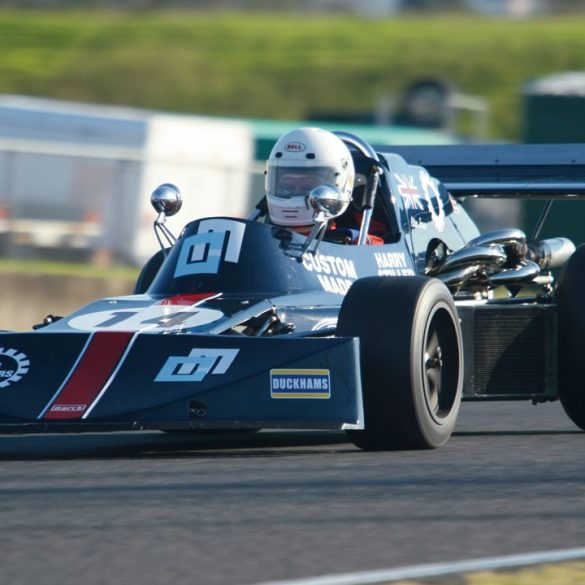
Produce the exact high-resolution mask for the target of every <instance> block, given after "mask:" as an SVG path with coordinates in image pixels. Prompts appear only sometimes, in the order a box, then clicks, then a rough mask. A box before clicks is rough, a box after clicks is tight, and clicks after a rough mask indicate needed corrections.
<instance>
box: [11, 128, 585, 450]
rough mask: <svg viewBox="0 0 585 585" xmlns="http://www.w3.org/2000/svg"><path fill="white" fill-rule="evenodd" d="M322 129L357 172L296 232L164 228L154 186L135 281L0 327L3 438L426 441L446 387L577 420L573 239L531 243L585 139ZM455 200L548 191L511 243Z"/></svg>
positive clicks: (580, 262) (227, 226)
mask: <svg viewBox="0 0 585 585" xmlns="http://www.w3.org/2000/svg"><path fill="white" fill-rule="evenodd" d="M337 135H338V136H339V137H340V138H341V139H342V140H343V141H344V143H345V144H346V145H347V146H348V147H349V149H350V150H351V152H352V156H353V158H354V163H355V167H356V173H357V177H358V179H359V180H358V181H357V182H356V185H357V186H356V188H355V189H354V191H353V193H352V195H351V201H350V200H346V199H345V198H344V197H343V196H342V194H341V193H340V192H339V191H337V190H336V189H335V188H333V187H330V186H326V185H321V186H319V187H316V188H315V189H314V190H313V191H312V192H311V195H310V203H311V205H312V206H313V208H314V210H315V218H316V223H315V225H314V227H313V229H312V231H311V233H310V234H309V235H308V236H304V235H301V234H298V233H295V232H293V231H290V230H287V229H284V228H282V227H278V226H275V225H271V224H270V223H269V222H268V221H266V219H267V218H266V203H265V201H260V202H259V204H258V205H257V207H256V209H254V211H253V212H252V214H251V215H250V217H249V218H248V219H239V218H228V217H213V218H205V219H197V220H195V221H192V222H191V223H188V224H187V225H186V227H185V228H184V229H183V231H182V233H181V235H180V237H179V238H178V239H176V240H175V238H174V237H173V235H172V234H171V233H170V232H169V230H168V229H167V227H166V225H165V218H166V217H167V216H169V215H172V214H174V213H176V211H177V210H178V208H179V207H180V195H179V192H178V190H177V189H176V188H175V187H173V186H172V185H170V184H165V185H162V186H161V187H159V188H158V189H157V190H156V191H155V192H154V193H153V195H152V198H151V201H152V203H153V205H154V207H155V210H156V211H157V213H158V217H157V218H156V221H155V232H156V234H157V237H158V239H159V242H160V243H161V250H160V251H159V252H158V253H157V254H156V255H154V256H153V257H152V258H151V259H150V260H149V261H148V262H147V263H146V265H145V266H144V268H143V269H142V272H141V273H140V276H139V278H138V280H137V283H136V288H135V294H133V295H130V296H124V297H116V298H106V299H102V300H98V301H96V302H94V303H91V304H89V305H87V306H85V307H83V308H81V309H80V310H78V311H76V312H74V313H72V314H70V315H68V316H65V317H62V318H56V317H48V318H46V319H45V321H44V322H43V323H41V324H40V325H38V326H36V327H35V329H34V330H32V331H30V332H3V333H1V334H0V335H1V337H0V432H41V431H48V432H68V431H102V430H130V429H160V430H167V431H172V430H190V431H193V432H198V431H200V430H205V429H225V430H239V429H282V428H295V429H332V430H333V429H337V430H339V429H343V430H346V431H347V432H348V435H349V437H350V438H351V440H352V441H353V442H354V443H355V445H357V446H359V447H361V448H365V449H397V448H428V447H438V446H440V445H442V444H443V443H445V442H446V441H447V440H448V438H449V437H450V435H451V433H452V432H453V429H454V426H455V423H456V419H457V413H458V410H459V405H460V402H461V399H462V398H463V399H468V400H494V399H502V400H509V399H524V400H527V401H532V402H534V403H537V402H547V401H553V400H557V399H560V400H561V401H562V404H563V406H564V408H565V410H566V412H567V414H568V415H569V417H570V418H571V419H572V420H573V421H574V422H575V423H576V424H577V425H578V426H579V427H581V428H582V429H585V383H584V382H583V379H582V376H581V375H580V374H581V364H582V362H583V361H585V336H584V335H583V332H585V303H583V300H582V298H583V294H584V291H585V247H579V248H578V249H577V250H576V251H575V246H574V245H573V244H572V242H571V241H569V240H568V239H566V238H553V239H539V233H540V231H541V227H542V223H543V221H544V219H545V216H546V213H547V212H548V209H549V208H550V204H551V203H552V202H553V201H554V200H555V199H558V198H561V197H574V196H585V145H571V146H553V147H543V146H514V145H510V146H453V147H450V146H437V147H404V148H390V147H384V148H381V149H376V150H374V149H373V148H372V147H371V146H370V145H369V144H367V143H366V142H364V141H363V140H361V139H360V138H358V137H356V136H353V135H350V134H347V133H343V132H338V133H337ZM471 196H483V197H525V198H542V199H545V200H546V201H545V203H544V211H543V214H542V216H541V218H540V220H539V221H538V225H537V226H536V228H535V230H534V232H533V234H532V235H531V237H530V238H527V237H526V236H525V234H524V233H523V232H522V231H520V230H519V229H510V228H508V229H499V230H497V231H491V232H488V233H483V234H481V233H480V232H479V230H478V228H477V227H476V224H475V223H474V222H473V221H472V220H471V219H470V217H469V215H468V214H467V212H466V211H465V210H464V209H463V207H462V206H461V205H460V204H459V203H458V199H459V198H462V197H471ZM350 210H351V215H350ZM356 217H357V218H359V219H358V220H356ZM334 218H335V222H336V224H337V226H338V228H337V229H335V230H330V229H328V224H330V222H331V221H332V220H333V219H334ZM351 221H357V222H358V223H357V225H355V226H353V227H352V226H350V225H349V224H350V222H351ZM373 225H376V229H377V231H378V235H379V237H380V238H381V239H382V240H383V243H382V244H380V245H369V244H368V243H367V242H368V238H367V236H368V233H369V231H370V229H371V226H373ZM381 226H382V227H381ZM350 229H354V230H356V231H357V233H358V238H357V244H355V245H354V244H351V243H349V244H348V241H349V240H348V238H347V237H346V235H345V234H346V230H350ZM561 267H563V268H562V270H563V272H562V275H561V276H560V278H558V279H553V277H552V275H551V271H552V270H556V269H560V268H561ZM557 281H558V285H557V284H556V283H557Z"/></svg>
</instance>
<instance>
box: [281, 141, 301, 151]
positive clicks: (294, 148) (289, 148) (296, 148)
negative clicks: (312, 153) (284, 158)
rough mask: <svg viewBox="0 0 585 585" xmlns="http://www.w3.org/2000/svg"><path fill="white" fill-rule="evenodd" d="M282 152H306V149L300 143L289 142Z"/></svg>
mask: <svg viewBox="0 0 585 585" xmlns="http://www.w3.org/2000/svg"><path fill="white" fill-rule="evenodd" d="M284 150H286V151H287V152H303V151H304V150H307V147H306V146H305V145H304V144H303V143H302V142H289V143H288V144H287V145H286V146H285V147H284Z"/></svg>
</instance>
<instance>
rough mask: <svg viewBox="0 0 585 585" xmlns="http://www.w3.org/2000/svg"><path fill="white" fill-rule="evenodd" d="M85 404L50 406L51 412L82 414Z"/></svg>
mask: <svg viewBox="0 0 585 585" xmlns="http://www.w3.org/2000/svg"><path fill="white" fill-rule="evenodd" d="M86 408H87V404H55V405H54V406H51V408H50V411H51V412H83V411H84V410H85V409H86Z"/></svg>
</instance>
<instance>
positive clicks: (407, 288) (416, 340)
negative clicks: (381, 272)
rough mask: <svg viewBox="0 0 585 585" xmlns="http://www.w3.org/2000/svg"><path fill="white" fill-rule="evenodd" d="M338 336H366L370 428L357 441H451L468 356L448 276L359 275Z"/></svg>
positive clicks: (381, 445)
mask: <svg viewBox="0 0 585 585" xmlns="http://www.w3.org/2000/svg"><path fill="white" fill-rule="evenodd" d="M337 334H338V335H340V336H351V337H359V339H360V363H361V369H362V384H363V400H364V420H365V429H364V430H362V431H349V432H348V434H349V437H350V438H351V440H352V441H353V442H354V444H355V445H357V446H358V447H361V448H363V449H401V448H402V449H423V448H433V447H439V446H440V445H443V444H444V443H445V442H446V441H447V440H448V439H449V437H450V436H451V434H452V432H453V429H454V427H455V422H456V419H457V413H458V411H459V405H460V403H461V392H462V385H463V357H462V341H461V329H460V326H459V318H458V315H457V310H456V308H455V304H454V302H453V298H452V296H451V294H450V293H449V290H448V289H447V287H446V286H445V285H444V284H443V283H442V282H440V281H439V280H436V279H430V278H424V277H412V276H409V277H386V278H384V277H372V278H364V279H360V280H358V281H356V282H355V283H354V284H353V286H352V287H351V289H350V290H349V291H348V293H347V295H346V297H345V299H344V301H343V304H342V307H341V311H340V314H339V320H338V325H337Z"/></svg>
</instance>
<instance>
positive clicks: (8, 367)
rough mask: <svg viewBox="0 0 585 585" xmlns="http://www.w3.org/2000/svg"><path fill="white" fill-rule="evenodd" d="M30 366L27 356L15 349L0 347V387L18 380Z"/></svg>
mask: <svg viewBox="0 0 585 585" xmlns="http://www.w3.org/2000/svg"><path fill="white" fill-rule="evenodd" d="M29 366H30V360H29V359H28V357H27V356H26V355H25V354H24V353H22V352H21V351H18V350H17V349H12V348H5V347H0V388H6V387H8V386H10V384H13V383H14V382H18V381H19V380H20V379H21V378H22V377H23V376H24V375H25V374H26V373H27V372H28V368H29Z"/></svg>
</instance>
